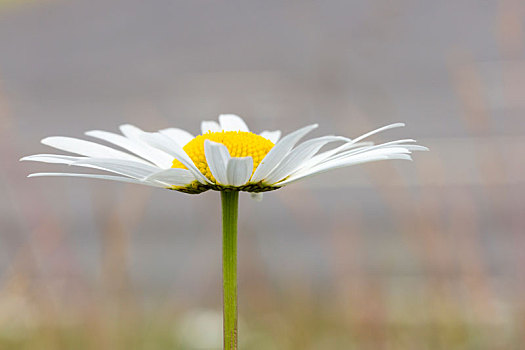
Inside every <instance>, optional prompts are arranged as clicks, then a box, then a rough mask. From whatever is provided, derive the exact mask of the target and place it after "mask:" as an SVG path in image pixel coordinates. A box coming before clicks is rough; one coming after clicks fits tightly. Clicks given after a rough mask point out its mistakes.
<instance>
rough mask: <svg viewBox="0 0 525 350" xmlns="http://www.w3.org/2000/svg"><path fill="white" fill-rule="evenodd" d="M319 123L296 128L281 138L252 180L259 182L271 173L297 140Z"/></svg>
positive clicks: (256, 170)
mask: <svg viewBox="0 0 525 350" xmlns="http://www.w3.org/2000/svg"><path fill="white" fill-rule="evenodd" d="M317 126H318V125H317V124H313V125H308V126H305V127H304V128H301V129H299V130H296V131H294V132H292V133H290V134H288V135H286V136H285V137H283V138H282V139H281V141H279V142H277V144H276V145H275V146H274V147H273V148H272V149H271V150H270V152H268V154H267V155H266V156H265V157H264V158H263V160H262V161H261V163H260V164H259V166H258V167H257V169H255V173H254V174H253V176H252V180H251V181H252V182H259V181H261V180H263V179H264V178H265V177H266V175H268V174H269V173H270V171H272V170H273V169H274V168H275V167H276V166H278V165H279V163H281V161H282V160H283V159H284V157H286V156H287V155H288V153H289V152H290V150H291V149H292V148H293V146H295V144H296V143H297V141H299V139H300V138H301V137H303V136H304V135H306V134H307V133H309V132H310V131H312V130H313V129H315V128H317Z"/></svg>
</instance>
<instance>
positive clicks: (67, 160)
mask: <svg viewBox="0 0 525 350" xmlns="http://www.w3.org/2000/svg"><path fill="white" fill-rule="evenodd" d="M80 159H88V158H86V157H73V156H63V155H60V154H35V155H32V156H27V157H23V158H20V160H21V161H31V162H42V163H54V164H68V165H69V164H72V163H74V162H76V161H77V160H80Z"/></svg>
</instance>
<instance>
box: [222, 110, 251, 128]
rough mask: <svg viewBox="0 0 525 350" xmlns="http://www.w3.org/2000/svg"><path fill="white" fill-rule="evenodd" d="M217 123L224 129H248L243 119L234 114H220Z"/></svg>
mask: <svg viewBox="0 0 525 350" xmlns="http://www.w3.org/2000/svg"><path fill="white" fill-rule="evenodd" d="M219 123H220V124H221V129H222V130H224V131H250V129H248V125H246V123H245V122H244V120H242V118H241V117H239V116H238V115H235V114H221V115H220V116H219Z"/></svg>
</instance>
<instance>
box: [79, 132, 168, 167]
mask: <svg viewBox="0 0 525 350" xmlns="http://www.w3.org/2000/svg"><path fill="white" fill-rule="evenodd" d="M86 135H88V136H91V137H96V138H98V139H101V140H104V141H107V142H111V143H112V144H114V145H117V146H119V147H122V148H124V149H126V150H128V151H130V152H131V153H134V154H136V155H138V156H140V157H142V158H144V159H146V160H148V161H150V162H151V163H153V164H155V165H157V166H159V167H161V168H163V169H164V168H166V167H170V166H171V163H172V161H173V159H172V158H171V157H170V156H168V155H167V154H166V153H164V152H160V151H158V150H156V149H154V148H152V147H150V146H148V145H146V144H145V143H144V142H142V141H140V140H137V139H135V138H127V137H125V136H122V135H118V134H114V133H112V132H108V131H101V130H92V131H88V132H86ZM148 164H149V163H148Z"/></svg>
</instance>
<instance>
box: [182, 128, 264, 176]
mask: <svg viewBox="0 0 525 350" xmlns="http://www.w3.org/2000/svg"><path fill="white" fill-rule="evenodd" d="M204 140H210V141H214V142H218V143H222V144H223V145H225V146H226V148H228V151H229V152H230V156H231V157H252V158H253V171H255V169H257V166H258V165H259V163H260V162H261V160H263V158H264V157H265V156H266V154H267V153H268V152H270V150H271V149H272V147H273V146H274V144H273V142H272V141H270V140H268V139H265V138H264V137H262V136H260V135H257V134H254V133H251V132H246V131H219V132H207V133H206V134H204V135H199V136H197V137H195V138H194V139H193V140H191V141H190V142H188V143H187V144H186V146H184V147H183V149H184V151H185V152H186V153H187V154H188V156H190V158H191V160H192V161H193V163H194V164H195V166H196V167H197V168H198V169H199V170H200V172H201V173H203V174H204V176H206V177H207V178H208V179H210V180H211V181H213V182H216V181H215V178H214V177H213V175H212V174H211V171H210V167H209V166H208V163H207V162H206V156H205V155H204ZM172 168H182V169H186V167H185V166H184V165H183V164H182V163H181V162H179V161H178V160H177V159H175V160H173V165H172ZM253 171H252V173H253Z"/></svg>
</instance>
